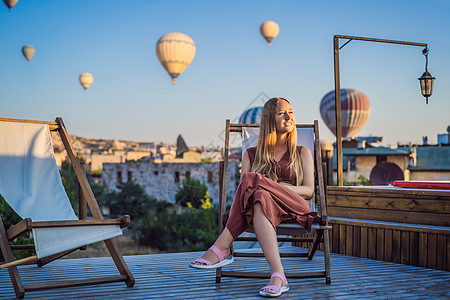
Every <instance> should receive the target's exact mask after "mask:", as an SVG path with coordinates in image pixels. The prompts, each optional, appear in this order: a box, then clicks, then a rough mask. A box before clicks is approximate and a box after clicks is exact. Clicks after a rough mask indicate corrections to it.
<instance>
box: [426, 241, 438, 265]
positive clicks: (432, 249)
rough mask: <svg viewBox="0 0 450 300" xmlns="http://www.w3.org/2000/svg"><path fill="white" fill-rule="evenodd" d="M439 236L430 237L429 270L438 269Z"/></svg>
mask: <svg viewBox="0 0 450 300" xmlns="http://www.w3.org/2000/svg"><path fill="white" fill-rule="evenodd" d="M436 251H437V235H436V234H429V235H428V259H427V268H433V269H435V268H436V254H437V253H436Z"/></svg>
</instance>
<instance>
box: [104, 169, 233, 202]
mask: <svg viewBox="0 0 450 300" xmlns="http://www.w3.org/2000/svg"><path fill="white" fill-rule="evenodd" d="M239 164H240V162H238V161H231V162H230V163H229V166H228V190H227V195H228V197H229V198H231V199H233V197H234V193H235V191H236V188H237V185H238V183H239V177H240V174H239ZM186 177H190V178H193V179H199V180H200V181H202V182H203V183H204V184H205V185H206V186H207V187H208V192H209V194H210V196H211V200H212V202H213V203H214V204H218V203H219V162H198V163H195V162H161V163H154V162H151V161H128V162H125V163H104V164H103V171H102V179H103V183H104V184H105V185H106V186H107V187H108V188H109V189H111V190H117V187H116V185H117V183H119V182H126V181H134V182H135V183H137V184H139V185H141V186H143V187H144V188H145V192H146V193H147V194H148V195H150V196H153V197H155V198H157V199H159V200H166V201H168V202H170V203H174V202H175V194H176V192H177V190H178V187H179V186H180V185H181V183H182V181H183V179H185V178H186Z"/></svg>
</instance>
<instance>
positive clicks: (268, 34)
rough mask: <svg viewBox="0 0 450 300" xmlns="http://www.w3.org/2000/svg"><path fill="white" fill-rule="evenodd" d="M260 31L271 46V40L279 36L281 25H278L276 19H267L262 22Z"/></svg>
mask: <svg viewBox="0 0 450 300" xmlns="http://www.w3.org/2000/svg"><path fill="white" fill-rule="evenodd" d="M259 31H260V32H261V34H262V36H263V37H264V38H265V39H266V41H267V45H269V46H270V42H271V41H272V40H273V39H274V38H276V37H277V35H278V32H279V31H280V27H278V24H277V23H275V22H274V21H267V22H264V23H262V24H261V27H260V28H259Z"/></svg>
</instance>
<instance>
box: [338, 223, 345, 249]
mask: <svg viewBox="0 0 450 300" xmlns="http://www.w3.org/2000/svg"><path fill="white" fill-rule="evenodd" d="M345 232H346V225H340V226H339V252H338V253H340V254H345V245H346V241H345V238H346V236H345Z"/></svg>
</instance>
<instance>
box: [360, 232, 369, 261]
mask: <svg viewBox="0 0 450 300" xmlns="http://www.w3.org/2000/svg"><path fill="white" fill-rule="evenodd" d="M367 240H368V233H367V227H361V257H364V258H367V257H368V253H367V245H368V241H367Z"/></svg>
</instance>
